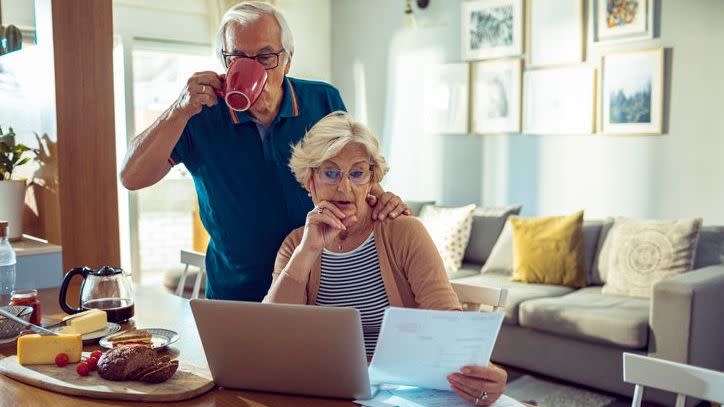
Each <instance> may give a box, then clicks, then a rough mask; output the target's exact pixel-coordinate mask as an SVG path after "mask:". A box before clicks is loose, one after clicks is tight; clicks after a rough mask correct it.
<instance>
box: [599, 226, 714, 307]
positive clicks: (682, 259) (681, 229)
mask: <svg viewBox="0 0 724 407" xmlns="http://www.w3.org/2000/svg"><path fill="white" fill-rule="evenodd" d="M701 222H702V220H701V219H700V218H697V219H680V220H634V219H626V218H616V220H615V221H614V224H613V226H612V227H611V230H610V231H609V232H608V235H607V236H606V240H605V242H604V243H603V247H602V249H601V255H600V257H599V264H598V266H599V269H600V270H601V271H602V273H603V274H604V275H606V276H607V278H606V285H604V286H603V289H602V292H603V293H604V294H614V295H625V296H630V297H644V298H650V297H651V289H652V288H653V286H654V284H656V283H657V282H659V281H661V280H663V279H665V278H667V277H669V276H672V275H675V274H679V273H683V272H686V271H689V270H691V269H692V267H693V266H694V259H695V254H696V245H697V242H698V239H699V228H700V227H701Z"/></svg>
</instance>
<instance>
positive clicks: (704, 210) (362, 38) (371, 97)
mask: <svg viewBox="0 0 724 407" xmlns="http://www.w3.org/2000/svg"><path fill="white" fill-rule="evenodd" d="M360 3H362V2H358V1H355V0H335V1H334V2H333V3H332V15H333V23H332V27H333V29H332V35H333V42H332V55H333V58H332V78H333V82H334V83H335V84H336V85H337V86H338V87H339V88H340V89H341V90H342V91H343V94H344V96H345V102H346V103H347V105H348V108H349V109H350V111H352V112H354V113H357V112H358V111H362V110H365V109H363V108H362V107H360V106H358V105H359V100H360V98H359V97H358V95H359V94H360V93H366V98H365V99H364V100H366V104H367V107H366V111H367V114H368V116H369V117H368V120H367V121H368V123H369V125H370V127H371V128H372V129H373V130H374V131H376V132H378V134H381V136H382V138H383V143H384V145H385V148H386V154H387V156H388V158H390V161H391V165H392V170H391V173H390V181H392V182H391V183H389V184H388V187H389V188H390V189H392V190H394V191H395V192H398V193H400V194H402V196H403V197H406V198H411V199H422V198H428V199H436V200H438V201H440V202H443V203H448V204H455V203H463V202H464V201H465V199H468V200H471V201H475V202H478V203H483V204H493V205H500V204H505V203H511V202H520V203H523V204H524V213H525V214H528V215H536V214H554V213H564V212H570V211H573V210H575V209H579V208H584V209H585V210H586V212H587V216H588V217H602V216H612V215H624V216H635V217H686V216H703V217H704V221H705V223H708V224H724V205H722V203H724V182H722V181H721V180H720V176H719V174H722V173H724V171H722V170H720V169H719V165H720V163H721V161H722V160H721V159H720V158H719V157H720V156H722V151H724V115H722V104H721V102H720V101H719V98H720V95H721V94H724V80H723V79H722V76H721V73H722V72H724V48H723V45H724V25H722V23H721V22H722V21H724V2H722V1H720V0H699V1H695V2H684V1H674V0H663V1H661V3H660V17H661V20H660V26H661V31H660V33H661V35H660V38H657V39H654V40H651V41H643V42H636V43H628V44H623V45H619V46H618V48H650V47H655V46H663V47H667V48H672V49H673V52H672V56H673V59H672V63H671V64H670V66H669V68H670V73H671V77H672V79H671V81H670V95H671V96H670V111H671V114H670V117H669V122H668V132H667V134H665V135H663V136H646V137H643V136H636V137H634V136H630V137H628V136H626V137H611V136H600V135H589V136H531V135H516V136H485V137H473V136H464V135H447V136H428V137H427V138H423V139H421V138H420V137H419V125H418V124H416V123H415V122H414V121H411V120H409V119H405V118H404V112H405V107H404V106H415V105H416V102H417V101H419V94H416V93H414V92H409V88H404V89H398V88H399V87H400V84H404V83H406V82H407V81H409V78H404V77H402V76H401V75H400V73H399V72H396V71H399V70H400V69H399V65H400V64H401V63H402V64H404V63H405V62H404V60H405V59H406V58H408V57H407V56H409V55H423V54H426V55H427V57H423V59H422V60H420V59H418V60H416V61H414V63H412V64H408V65H406V66H405V69H403V72H406V75H407V76H408V77H409V76H413V77H414V76H415V75H418V72H417V71H418V70H419V64H422V63H431V62H436V61H437V60H438V59H439V58H440V55H442V58H443V59H444V60H445V61H446V62H457V61H459V60H460V51H459V41H460V39H459V37H460V34H459V30H460V23H459V19H460V3H461V1H460V0H456V1H450V0H446V1H441V0H437V1H435V0H433V1H432V2H431V6H430V8H428V9H427V10H423V11H420V12H418V13H417V15H418V16H420V18H419V19H418V21H419V22H420V23H421V24H420V25H421V26H422V28H420V29H418V30H417V31H416V32H406V31H405V30H404V29H403V23H402V22H403V20H402V3H403V2H389V1H385V0H372V1H367V2H364V3H363V4H360ZM682 16H686V18H682ZM349 21H357V24H356V25H353V26H350V25H348V24H347V23H346V22H349ZM401 41H402V42H404V45H402V46H400V42H401ZM609 48H611V47H608V48H606V47H595V48H594V47H592V46H591V44H590V41H589V44H588V47H587V59H588V62H589V63H591V64H595V65H596V66H598V65H599V61H600V54H601V52H605V51H606V50H607V49H609ZM400 55H403V57H400ZM425 58H427V59H425ZM355 61H356V63H358V64H361V65H363V66H365V68H366V69H365V72H366V76H365V81H364V83H365V85H364V88H360V87H359V80H358V75H356V74H355ZM415 64H417V65H418V66H417V67H416V66H415ZM418 76H419V75H418ZM386 90H387V91H388V93H386V92H385V91H386ZM386 105H387V106H386ZM390 105H392V106H390ZM385 106H386V107H385ZM400 112H403V115H402V116H403V118H402V122H404V123H403V124H402V125H397V124H396V123H399V122H400V121H401V119H400V117H399V114H400ZM416 126H417V127H416ZM472 140H477V142H476V141H472ZM476 148H478V150H477V153H476V154H473V153H471V150H473V149H476ZM421 166H422V167H424V169H423V170H422V171H419V170H417V169H416V168H420V167H421ZM446 169H447V170H446ZM395 171H397V172H399V173H400V174H401V175H400V176H397V177H396V176H395V175H394V173H395ZM415 174H421V175H422V177H419V178H415ZM461 197H465V199H462V198H461Z"/></svg>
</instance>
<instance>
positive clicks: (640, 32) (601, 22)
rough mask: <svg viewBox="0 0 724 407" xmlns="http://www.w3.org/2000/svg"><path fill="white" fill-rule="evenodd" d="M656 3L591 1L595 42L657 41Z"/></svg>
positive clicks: (620, 0) (617, 0) (643, 0)
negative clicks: (655, 32)
mask: <svg viewBox="0 0 724 407" xmlns="http://www.w3.org/2000/svg"><path fill="white" fill-rule="evenodd" d="M655 1H656V0H591V4H590V14H591V28H592V32H591V35H592V39H593V42H594V43H603V42H625V41H638V40H646V39H651V38H654V5H655Z"/></svg>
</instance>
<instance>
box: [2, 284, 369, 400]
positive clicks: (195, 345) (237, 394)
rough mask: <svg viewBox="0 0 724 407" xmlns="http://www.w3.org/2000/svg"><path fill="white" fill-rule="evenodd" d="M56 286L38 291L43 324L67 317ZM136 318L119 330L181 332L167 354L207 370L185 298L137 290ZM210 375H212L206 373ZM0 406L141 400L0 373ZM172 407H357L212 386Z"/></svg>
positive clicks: (6, 349)
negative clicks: (103, 396)
mask: <svg viewBox="0 0 724 407" xmlns="http://www.w3.org/2000/svg"><path fill="white" fill-rule="evenodd" d="M59 291H60V290H59V289H58V288H49V289H43V290H39V298H40V302H41V306H42V312H43V319H42V321H43V325H49V324H52V323H56V322H58V321H60V320H61V319H62V317H63V316H65V315H66V314H65V313H64V312H63V311H61V309H60V306H59V302H58V295H59ZM134 300H135V316H134V317H133V318H132V319H131V320H130V322H127V323H125V324H123V325H122V328H123V329H127V328H131V327H137V328H165V329H171V330H174V331H176V332H178V334H179V337H180V338H179V340H178V342H176V343H174V344H173V345H171V346H169V347H168V348H167V349H166V350H163V351H162V352H166V353H168V354H170V355H171V356H173V357H175V358H179V359H182V360H184V361H185V362H188V363H191V364H194V365H196V366H199V367H200V368H202V369H205V371H207V372H208V364H207V362H206V357H205V355H204V350H203V347H202V345H201V339H200V338H199V334H198V331H197V330H196V323H195V321H194V318H193V315H192V313H191V307H190V305H189V300H187V299H184V298H181V297H178V296H175V295H173V294H171V293H169V292H168V291H166V289H164V288H162V287H156V286H140V287H137V289H136V292H135V296H134ZM15 348H16V345H15V342H12V343H9V344H4V345H0V359H2V358H4V357H7V356H10V355H14V354H15V353H16V350H15ZM96 349H100V347H99V346H98V344H93V345H86V346H84V350H85V351H93V350H96ZM239 368H240V369H244V368H246V369H253V368H254V367H253V366H246V367H245V366H239ZM209 377H210V373H209ZM0 395H1V397H0V406H2V407H4V406H54V407H55V406H58V407H65V406H67V407H83V406H137V405H139V404H141V403H139V402H124V401H116V400H100V399H93V398H86V397H76V396H68V395H64V394H58V393H54V392H50V391H47V390H43V389H40V388H36V387H33V386H30V385H27V384H24V383H20V382H18V381H15V380H13V379H11V378H9V377H6V376H3V375H2V374H0ZM142 404H143V405H144V406H165V407H168V406H169V403H153V402H149V403H142ZM173 405H174V406H199V407H200V406H219V407H222V406H242V407H263V406H268V407H275V406H298V407H306V406H310V407H311V406H315V407H352V406H357V404H355V403H353V402H352V401H350V400H340V399H327V398H319V397H305V396H293V395H285V394H275V393H266V392H254V391H242V390H232V389H224V388H220V387H215V388H214V389H212V390H211V391H209V392H208V393H205V394H203V395H201V396H198V397H196V398H193V399H190V400H186V401H180V402H174V403H173Z"/></svg>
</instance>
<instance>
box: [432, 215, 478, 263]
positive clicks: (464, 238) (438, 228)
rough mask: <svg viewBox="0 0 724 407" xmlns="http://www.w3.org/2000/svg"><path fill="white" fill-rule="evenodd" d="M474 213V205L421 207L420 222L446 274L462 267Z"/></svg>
mask: <svg viewBox="0 0 724 407" xmlns="http://www.w3.org/2000/svg"><path fill="white" fill-rule="evenodd" d="M474 211H475V205H467V206H462V207H459V208H443V207H439V206H433V205H425V206H423V207H422V211H421V212H420V221H422V224H423V225H425V228H427V231H428V233H430V236H431V237H432V241H433V242H435V246H436V247H437V250H438V251H439V252H440V256H441V257H442V260H443V262H444V263H445V270H446V271H447V272H448V273H452V272H455V271H457V270H458V269H459V268H460V266H461V265H462V262H463V255H464V254H465V248H466V247H467V246H468V241H469V240H470V230H471V229H472V225H473V212H474Z"/></svg>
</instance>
